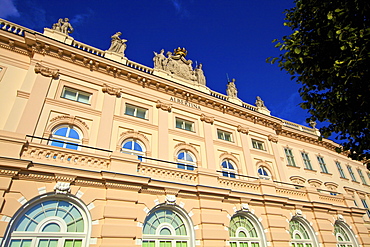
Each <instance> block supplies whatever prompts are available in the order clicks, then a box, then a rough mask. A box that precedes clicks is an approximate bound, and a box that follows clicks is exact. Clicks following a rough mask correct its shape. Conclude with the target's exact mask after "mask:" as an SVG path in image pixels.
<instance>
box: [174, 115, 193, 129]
mask: <svg viewBox="0 0 370 247" xmlns="http://www.w3.org/2000/svg"><path fill="white" fill-rule="evenodd" d="M176 128H178V129H183V130H188V131H194V123H193V122H190V121H187V120H184V119H181V118H176Z"/></svg>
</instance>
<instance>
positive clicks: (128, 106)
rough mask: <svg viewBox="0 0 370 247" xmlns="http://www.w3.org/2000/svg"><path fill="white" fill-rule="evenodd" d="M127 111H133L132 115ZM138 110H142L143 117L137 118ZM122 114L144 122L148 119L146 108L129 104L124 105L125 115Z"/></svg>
mask: <svg viewBox="0 0 370 247" xmlns="http://www.w3.org/2000/svg"><path fill="white" fill-rule="evenodd" d="M127 109H133V111H134V113H133V114H130V113H128V111H127ZM138 110H143V111H144V112H145V115H144V117H140V116H138ZM124 114H125V115H127V116H132V117H135V118H139V119H144V120H148V119H149V117H148V114H149V109H148V108H144V107H141V106H137V105H133V104H130V103H125V113H124Z"/></svg>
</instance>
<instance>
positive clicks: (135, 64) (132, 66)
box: [126, 60, 153, 74]
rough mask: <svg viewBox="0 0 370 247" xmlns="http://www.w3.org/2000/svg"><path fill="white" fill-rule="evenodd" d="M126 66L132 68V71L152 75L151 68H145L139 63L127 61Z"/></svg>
mask: <svg viewBox="0 0 370 247" xmlns="http://www.w3.org/2000/svg"><path fill="white" fill-rule="evenodd" d="M126 65H127V66H128V67H131V68H133V69H137V70H140V71H142V72H145V73H148V74H153V69H152V68H149V67H147V66H144V65H141V64H139V63H135V62H133V61H130V60H128V61H127V64H126Z"/></svg>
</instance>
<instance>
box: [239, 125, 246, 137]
mask: <svg viewBox="0 0 370 247" xmlns="http://www.w3.org/2000/svg"><path fill="white" fill-rule="evenodd" d="M238 132H240V133H242V134H246V135H248V133H249V128H248V127H245V126H241V125H238Z"/></svg>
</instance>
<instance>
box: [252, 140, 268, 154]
mask: <svg viewBox="0 0 370 247" xmlns="http://www.w3.org/2000/svg"><path fill="white" fill-rule="evenodd" d="M252 147H253V148H254V149H258V150H263V151H266V147H265V142H264V141H260V140H256V139H252Z"/></svg>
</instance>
